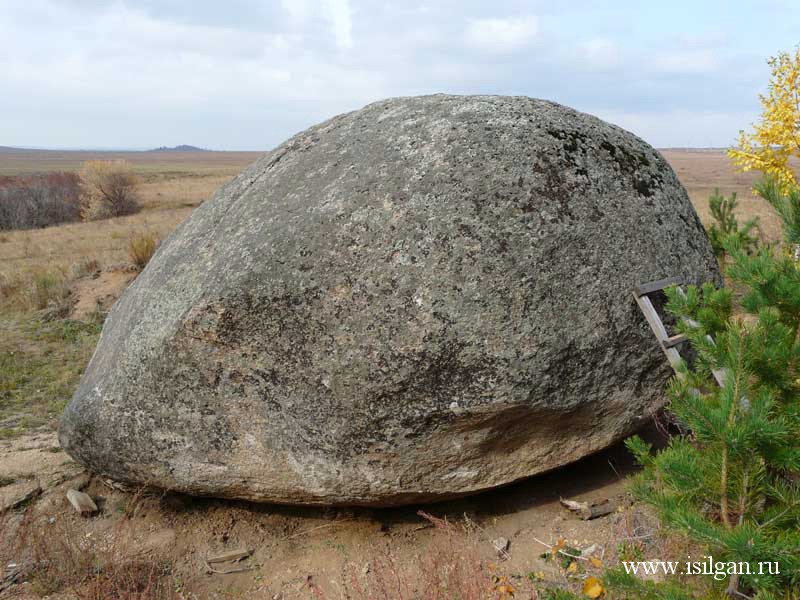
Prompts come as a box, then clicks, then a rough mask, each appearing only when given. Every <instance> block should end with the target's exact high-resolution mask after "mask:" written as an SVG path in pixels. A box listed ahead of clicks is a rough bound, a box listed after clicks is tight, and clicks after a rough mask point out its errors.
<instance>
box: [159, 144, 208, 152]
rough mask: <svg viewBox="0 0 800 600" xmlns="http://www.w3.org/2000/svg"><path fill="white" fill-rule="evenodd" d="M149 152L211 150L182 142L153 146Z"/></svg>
mask: <svg viewBox="0 0 800 600" xmlns="http://www.w3.org/2000/svg"><path fill="white" fill-rule="evenodd" d="M147 152H210V150H209V149H208V148H198V147H197V146H189V145H187V144H181V145H180V146H172V147H169V146H161V147H160V148H153V149H152V150H147Z"/></svg>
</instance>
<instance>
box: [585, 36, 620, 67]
mask: <svg viewBox="0 0 800 600" xmlns="http://www.w3.org/2000/svg"><path fill="white" fill-rule="evenodd" d="M576 54H577V58H578V60H580V61H582V62H583V63H584V64H585V65H588V66H590V67H592V68H594V69H611V68H614V67H616V66H618V65H619V64H620V62H621V61H622V52H621V51H620V48H619V45H618V44H617V43H616V42H615V41H614V40H611V39H608V38H592V39H590V40H589V41H587V42H584V43H582V44H580V45H579V46H578V48H577V52H576Z"/></svg>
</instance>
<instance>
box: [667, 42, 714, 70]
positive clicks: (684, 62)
mask: <svg viewBox="0 0 800 600" xmlns="http://www.w3.org/2000/svg"><path fill="white" fill-rule="evenodd" d="M653 64H654V66H655V67H656V69H658V70H659V71H662V72H664V73H673V74H681V73H685V74H695V73H708V72H710V71H713V70H714V69H716V68H717V66H718V61H717V58H716V56H715V55H714V53H713V52H712V51H711V50H708V49H703V48H700V49H692V50H670V51H668V52H660V53H657V54H656V55H655V58H654V61H653Z"/></svg>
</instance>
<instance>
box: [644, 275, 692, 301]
mask: <svg viewBox="0 0 800 600" xmlns="http://www.w3.org/2000/svg"><path fill="white" fill-rule="evenodd" d="M682 283H683V277H680V276H678V275H676V276H674V277H667V278H666V279H659V280H658V281H651V282H649V283H643V284H641V285H637V286H636V287H635V288H633V294H634V295H635V296H636V297H637V298H638V297H640V296H646V295H647V294H652V293H653V292H657V291H658V290H663V289H664V288H667V287H669V286H671V285H681V284H682Z"/></svg>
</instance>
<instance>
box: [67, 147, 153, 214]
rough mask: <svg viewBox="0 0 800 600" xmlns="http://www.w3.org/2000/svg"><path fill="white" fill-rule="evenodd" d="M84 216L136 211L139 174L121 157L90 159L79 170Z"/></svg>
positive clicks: (137, 208) (138, 207)
mask: <svg viewBox="0 0 800 600" xmlns="http://www.w3.org/2000/svg"><path fill="white" fill-rule="evenodd" d="M80 180H81V190H82V197H81V202H82V205H83V218H84V219H85V220H87V221H93V220H96V219H107V218H109V217H120V216H123V215H130V214H133V213H135V212H138V211H139V209H140V206H139V193H138V186H139V178H138V177H137V176H136V173H134V171H133V166H132V165H131V164H130V163H129V162H127V161H124V160H89V161H86V162H85V163H83V167H82V168H81V173H80Z"/></svg>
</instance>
